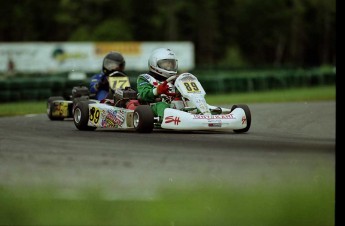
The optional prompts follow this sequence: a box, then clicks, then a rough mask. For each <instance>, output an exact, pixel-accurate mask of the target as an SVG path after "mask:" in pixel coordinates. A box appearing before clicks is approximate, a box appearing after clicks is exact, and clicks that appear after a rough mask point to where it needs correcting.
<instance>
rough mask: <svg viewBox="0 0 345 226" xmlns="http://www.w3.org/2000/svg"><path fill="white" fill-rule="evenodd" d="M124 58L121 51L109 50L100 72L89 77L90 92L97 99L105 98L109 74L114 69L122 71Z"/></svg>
mask: <svg viewBox="0 0 345 226" xmlns="http://www.w3.org/2000/svg"><path fill="white" fill-rule="evenodd" d="M125 65H126V62H125V59H124V57H123V56H122V54H121V53H119V52H115V51H111V52H109V53H108V54H107V55H106V56H105V57H104V59H103V65H102V72H101V73H99V74H95V75H94V76H92V77H91V82H90V93H91V94H95V95H96V99H97V100H103V99H105V98H107V96H108V93H109V82H108V78H109V75H110V74H111V73H113V72H115V71H120V72H122V73H124V70H125Z"/></svg>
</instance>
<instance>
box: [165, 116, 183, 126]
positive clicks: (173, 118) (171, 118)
mask: <svg viewBox="0 0 345 226" xmlns="http://www.w3.org/2000/svg"><path fill="white" fill-rule="evenodd" d="M172 122H173V123H174V125H178V124H179V123H180V122H181V120H180V117H177V116H167V117H165V123H172Z"/></svg>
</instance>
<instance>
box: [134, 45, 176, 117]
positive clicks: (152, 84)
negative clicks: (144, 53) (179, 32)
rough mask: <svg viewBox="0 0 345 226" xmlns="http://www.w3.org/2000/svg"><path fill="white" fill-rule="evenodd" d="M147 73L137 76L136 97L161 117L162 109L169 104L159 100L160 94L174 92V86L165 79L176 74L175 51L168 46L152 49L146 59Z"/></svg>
mask: <svg viewBox="0 0 345 226" xmlns="http://www.w3.org/2000/svg"><path fill="white" fill-rule="evenodd" d="M148 67H149V71H148V73H145V74H141V75H139V77H138V78H137V90H138V99H140V100H141V101H144V102H147V103H156V104H154V105H151V108H152V111H153V113H154V115H155V116H159V118H160V120H162V119H163V116H164V110H165V109H166V108H168V107H169V104H167V103H166V102H162V101H161V98H160V97H161V95H163V94H164V95H170V94H171V93H174V92H175V87H174V85H172V84H171V83H167V82H166V79H168V78H169V77H171V76H174V75H177V68H178V61H177V58H176V55H175V53H174V52H173V51H172V50H171V49H168V48H158V49H156V50H154V51H153V52H152V53H151V55H150V58H149V61H148Z"/></svg>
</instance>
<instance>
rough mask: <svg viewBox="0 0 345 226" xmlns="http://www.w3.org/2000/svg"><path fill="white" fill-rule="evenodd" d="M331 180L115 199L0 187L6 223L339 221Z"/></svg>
mask: <svg viewBox="0 0 345 226" xmlns="http://www.w3.org/2000/svg"><path fill="white" fill-rule="evenodd" d="M334 196H335V194H334V186H333V184H332V183H325V182H323V183H317V184H302V185H301V184H297V185H296V184H293V185H292V184H290V185H287V186H286V185H275V186H272V187H270V188H268V187H267V185H263V184H261V185H256V186H250V187H246V188H243V187H242V188H239V187H230V186H229V187H222V188H216V187H211V186H201V185H200V186H198V187H196V188H194V189H183V190H178V189H168V190H164V191H162V192H161V194H160V197H159V198H157V199H153V200H111V199H107V198H104V195H102V193H101V192H99V191H95V190H93V191H92V190H91V191H86V190H85V191H83V192H81V193H80V194H79V198H78V199H70V198H69V199H67V198H61V195H60V198H57V197H59V194H58V193H57V192H56V191H54V190H53V189H40V190H37V191H30V190H25V192H24V190H21V191H18V190H17V191H13V190H11V191H10V190H4V189H2V190H0V203H2V204H1V205H0V224H1V225H186V226H190V225H238V226H241V225H265V226H270V225H272V226H276V225H280V226H284V225H286V226H291V225H303V226H308V225H310V226H324V225H334V221H335V219H334V210H335V207H334V205H335V199H334Z"/></svg>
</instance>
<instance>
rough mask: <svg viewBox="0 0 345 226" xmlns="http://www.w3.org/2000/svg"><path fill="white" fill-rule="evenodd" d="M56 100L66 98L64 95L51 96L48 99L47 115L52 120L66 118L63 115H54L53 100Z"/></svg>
mask: <svg viewBox="0 0 345 226" xmlns="http://www.w3.org/2000/svg"><path fill="white" fill-rule="evenodd" d="M56 100H65V98H63V97H62V96H53V97H49V98H48V101H47V116H48V118H49V119H50V120H52V121H62V120H63V119H64V118H63V117H56V116H53V114H52V113H53V107H54V105H53V101H56Z"/></svg>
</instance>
